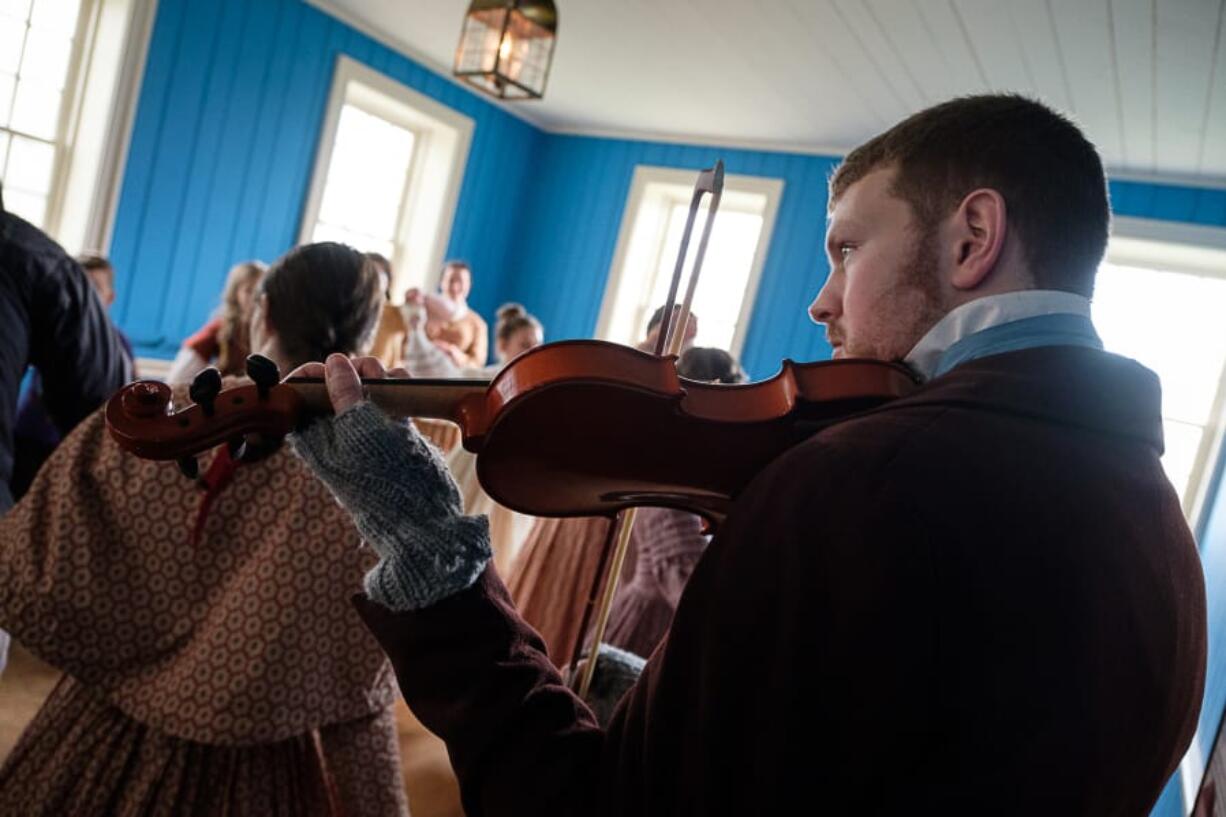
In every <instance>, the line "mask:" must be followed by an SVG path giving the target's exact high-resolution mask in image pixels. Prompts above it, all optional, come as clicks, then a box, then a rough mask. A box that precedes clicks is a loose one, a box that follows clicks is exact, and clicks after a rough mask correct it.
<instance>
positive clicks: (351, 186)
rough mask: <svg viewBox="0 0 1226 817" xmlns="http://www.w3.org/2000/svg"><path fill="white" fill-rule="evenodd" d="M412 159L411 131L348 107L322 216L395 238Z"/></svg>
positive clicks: (338, 132)
mask: <svg viewBox="0 0 1226 817" xmlns="http://www.w3.org/2000/svg"><path fill="white" fill-rule="evenodd" d="M412 158H413V133H412V132H411V131H408V130H405V129H404V128H401V127H397V126H396V125H393V124H391V123H390V122H387V121H386V120H383V119H380V118H379V117H377V116H372V115H371V114H368V113H366V112H365V111H362V110H359V109H358V108H355V107H353V106H352V105H345V106H344V107H343V108H342V109H341V115H340V120H339V122H338V124H337V129H336V139H335V142H334V143H333V148H332V157H331V160H330V162H329V166H328V175H327V177H326V181H325V182H324V193H323V199H322V201H321V203H320V209H319V220H320V221H321V222H326V223H328V224H330V225H333V226H335V227H340V228H344V229H345V230H348V231H351V232H354V233H358V234H361V235H365V236H368V237H377V238H378V240H380V241H394V240H395V237H396V220H397V218H398V217H399V215H400V204H401V200H402V199H403V197H404V191H405V185H406V184H407V183H408V174H409V163H410V162H411V160H412ZM355 246H356V245H355Z"/></svg>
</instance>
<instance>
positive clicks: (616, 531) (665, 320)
mask: <svg viewBox="0 0 1226 817" xmlns="http://www.w3.org/2000/svg"><path fill="white" fill-rule="evenodd" d="M723 192H724V162H723V160H722V159H720V160H717V161H716V162H715V166H714V167H709V168H707V169H706V170H703V171H701V172H700V173H699V174H698V181H697V182H696V183H695V185H694V194H693V195H692V196H691V197H690V212H689V215H687V216H686V219H685V231H684V232H683V233H682V234H681V246H680V247H679V248H678V250H677V263H676V265H675V266H674V267H673V279H672V281H671V282H670V283H669V286H668V300H667V301H666V302H665V304H664V315H663V317H662V320H661V323H660V334H659V336H658V337H657V339H656V350H655V353H656V355H657V356H664V355H668V356H671V357H676V356H677V355H679V354H681V346H682V344H683V343H684V342H685V333H686V329H687V327H688V325H689V322H690V308H691V307H692V306H693V304H694V292H695V290H696V289H697V288H698V275H699V273H701V272H702V262H703V259H704V258H705V257H706V255H707V244H708V242H709V241H710V240H711V226H712V225H713V224H714V223H715V213H716V212H717V211H718V210H719V201H720V197H721V196H722V195H723ZM708 195H709V196H710V197H711V200H710V205H709V207H708V209H707V219H706V221H705V222H704V223H703V227H702V238H700V239H699V241H698V252H697V253H696V254H695V256H694V270H693V272H691V273H690V278H689V282H688V283H687V284H686V288H685V298H684V300H683V301H682V303H681V309H680V310H677V316H676V319H675V320H674V317H673V311H674V307H675V306H676V303H677V290H678V289H679V288H680V285H681V274H682V271H683V270H684V269H685V257H686V254H687V253H688V252H689V248H690V236H691V235H693V232H694V222H695V220H696V219H697V217H698V209H699V206H700V205H701V204H702V199H703V196H708ZM637 515H638V509H637V508H627V509H626V510H624V511H621V512H620V513H618V515H617V519H616V521H615V522H614V524H613V526H612V527H611V528H610V530H609V536H608V538H607V539H606V540H605V545H604V553H603V554H602V556H601V559H600V569H599V570H597V572H596V581H597V582H599V581H600V579H601V575H602V574H603V575H604V577H605V578H604V586H603V587H602V588H601V591H600V597H599V601H598V602H597V604H596V611H597V612H596V624H595V627H594V629H593V632H592V640H591V644H592V650H591V653H590V654H589V655H588V660H587V664H585V665H584V668H583V674H582V676H581V677H580V680H579V697H580V698H583V699H584V700H586V699H587V696H588V692H589V691H591V688H592V677H593V676H594V675H595V673H596V661H597V659H598V658H599V654H600V642H601V641H602V640H604V634H605V629H606V628H607V627H608V624H609V611H610V610H611V609H612V607H613V595H614V593H616V592H617V582H618V579H619V578H620V576H621V572H622V567H623V565H625V562H626V552H627V551H628V550H629V547H630V535H631V534H632V533H633V532H634V521H635V518H636V517H637ZM610 547H612V556H613V558H612V562H611V563H610V560H609V551H610ZM593 590H594V588H593ZM593 595H594V593H593ZM591 612H592V608H591V606H590V605H589V606H587V607H586V608H585V610H584V615H583V621H582V623H581V625H580V628H579V639H578V641H577V642H576V644H575V654H574V656H573V657H572V660H571V666H572V667H577V666H578V659H579V655H580V654H581V651H582V649H583V644H584V641H585V639H584V635H585V634H586V632H585V631H586V630H587V624H588V618H589V616H590V615H591Z"/></svg>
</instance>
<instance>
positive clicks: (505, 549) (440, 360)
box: [404, 293, 545, 575]
mask: <svg viewBox="0 0 1226 817" xmlns="http://www.w3.org/2000/svg"><path fill="white" fill-rule="evenodd" d="M407 303H408V305H409V307H410V309H409V310H408V314H407V318H406V320H407V322H408V327H409V337H408V341H407V343H406V344H405V354H404V365H405V368H406V369H407V370H408V372H409V375H410V376H411V377H471V378H482V379H487V378H488V379H492V378H493V377H494V376H495V375H497V374H498V372H500V371H501V370H502V368H503V367H504V366H506V365H507V364H508V363H510V362H511V361H512V360H513V359H514V358H515V357H516V356H518V355H520V354H522V353H524V352H526V351H528V350H529V349H533V348H535V347H537V346H540V345H541V344H542V343H543V342H544V340H545V336H544V329H543V328H542V327H541V322H540V321H538V320H537V319H536V318H535V317H533V316H532V315H531V314H529V313H528V311H527V310H526V309H524V308H523V307H522V306H521V305H519V304H515V303H511V304H503V305H502V306H500V307H499V308H498V320H497V322H496V323H495V324H494V354H495V356H496V357H497V358H498V361H497V362H496V363H491V364H490V365H489V366H483V367H481V368H479V369H461V368H459V367H457V366H456V365H455V363H454V362H453V361H452V359H451V357H450V356H449V355H448V354H447V353H446V352H444V351H443V350H442V349H440V348H439V347H438V346H436V345H434V344H433V343H431V342H430V340H429V339H428V338H427V337H426V335H425V332H424V331H423V326H424V324H425V320H426V307H425V305H424V303H425V299H424V297H423V296H422V295H421V294H420V293H415V294H414V293H410V295H409V299H408V301H407ZM446 457H447V468H448V469H449V470H450V471H451V474H452V476H453V477H454V478H455V481H456V485H458V486H459V489H460V496H461V498H462V499H463V501H464V508H465V512H466V513H470V514H485V515H486V516H488V517H489V521H490V546H491V547H492V548H493V549H494V565H495V567H496V568H497V569H498V570H499V571H501V572H502V574H503V575H506V571H507V570H509V569H510V566H511V564H512V563H513V562H514V561H515V557H516V555H517V554H518V553H519V549H520V548H521V547H522V546H523V543H524V540H525V539H526V538H527V536H528V532H529V531H530V530H531V529H532V525H533V523H534V522H535V521H536V519H535V517H532V516H526V515H524V514H521V513H516V512H515V511H512V510H511V509H510V508H505V507H503V506H502V505H499V504H498V503H497V502H495V501H494V500H493V499H491V498H490V496H489V495H488V494H487V493H485V491H484V490H482V488H481V483H480V482H479V481H478V480H477V457H476V455H475V454H473V453H472V452H470V451H468V450H466V449H465V448H464V447H463V446H459V445H457V446H454V447H453V448H452V449H451V450H450V451H448V452H446Z"/></svg>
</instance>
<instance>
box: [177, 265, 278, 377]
mask: <svg viewBox="0 0 1226 817" xmlns="http://www.w3.org/2000/svg"><path fill="white" fill-rule="evenodd" d="M267 269H268V267H267V265H265V264H264V263H263V262H260V261H242V262H240V263H238V264H235V265H234V266H233V267H231V268H230V272H229V273H228V274H227V275H226V286H225V288H224V289H223V290H222V294H221V305H220V306H218V308H217V312H216V314H214V315H213V317H212V318H210V319H209V320H208V322H207V323H205V325H204V326H202V327H200V329H199V330H197V332H196V333H195V334H194V335H192V336H191V337H189V338H188V339H187V340H185V341H183V346H182V347H180V349H179V354H178V355H177V356H176V357H175V359H174V362H173V363H171V364H170V371H169V373H168V374H167V375H166V382H167V383H171V384H174V383H190V382H191V380H192V378H194V377H195V376H196V375H198V374H199V373H200V372H201V371H203V370H204V369H205V368H207V367H208V366H210V365H214V366H216V367H217V369H218V370H219V371H220V372H221V373H222V375H223V376H224V375H239V374H242V373H243V371H244V366H245V364H246V360H247V355H248V354H250V343H251V342H250V339H249V338H248V329H249V327H250V323H251V306H252V293H253V292H254V291H255V287H256V284H258V283H259V282H260V276H262V275H263V274H264V272H265V271H266V270H267Z"/></svg>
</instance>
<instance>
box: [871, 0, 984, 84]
mask: <svg viewBox="0 0 1226 817" xmlns="http://www.w3.org/2000/svg"><path fill="white" fill-rule="evenodd" d="M864 2H865V5H866V7H867V9H868V11H869V13H870V14H872V16H873V19H875V20H876V21H877V23H878V24H879V25H880V26H881V29H882V32H883V34H884V35H885V36H886V37H887V38H888V39H889V41H890V43H891V44H892V45H893V46H894V48H895V49H896V50H897V53H898V56H899V59H900V60H901V61H902V62H903V64H904V65H906V67H907V71H908V72H909V73H910V74H911V76H912V77H914V78H915V81H916V83H917V84H918V85H919V89H920V92H921V93H922V94H923V104H924V105H931V104H934V103H937V102H941V101H943V100H946V99H949V98H950V97H952V96H956V95H957V94H958V93H960V92H961V91H962V90H964V89H965V85H956V84H955V82H954V79H953V74H952V71H951V69H950V66H949V63H948V62H947V61H946V59H945V57H944V56H943V54H942V51H943V49H942V48H938V46H937V42H936V39H935V37H934V35H933V34H932V32H931V31H929V29H928V22H927V20H925V19H924V17H923V15H922V14H920V11H919V8H918V6H917V5H916V4H914V3H910V2H907V0H864Z"/></svg>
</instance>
